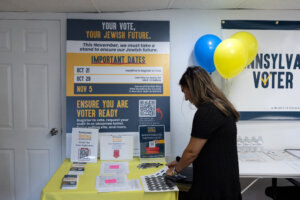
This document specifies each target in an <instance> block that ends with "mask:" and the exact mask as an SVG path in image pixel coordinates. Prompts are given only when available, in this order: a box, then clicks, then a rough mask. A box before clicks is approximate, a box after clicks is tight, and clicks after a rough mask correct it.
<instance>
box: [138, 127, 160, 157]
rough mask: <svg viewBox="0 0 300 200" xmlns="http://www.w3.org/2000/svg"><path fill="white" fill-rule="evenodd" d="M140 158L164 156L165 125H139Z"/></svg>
mask: <svg viewBox="0 0 300 200" xmlns="http://www.w3.org/2000/svg"><path fill="white" fill-rule="evenodd" d="M139 133H140V134H139V136H140V158H164V157H165V139H164V133H165V126H140V127H139Z"/></svg>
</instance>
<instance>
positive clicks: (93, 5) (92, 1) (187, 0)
mask: <svg viewBox="0 0 300 200" xmlns="http://www.w3.org/2000/svg"><path fill="white" fill-rule="evenodd" d="M167 9H264V10H289V9H291V10H298V9H300V0H0V12H57V13H78V12H80V13H102V12H133V11H148V10H167Z"/></svg>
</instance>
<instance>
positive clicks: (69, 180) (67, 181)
mask: <svg viewBox="0 0 300 200" xmlns="http://www.w3.org/2000/svg"><path fill="white" fill-rule="evenodd" d="M77 183H78V176H77V175H65V176H64V178H63V180H62V184H61V189H62V190H70V189H76V188H77Z"/></svg>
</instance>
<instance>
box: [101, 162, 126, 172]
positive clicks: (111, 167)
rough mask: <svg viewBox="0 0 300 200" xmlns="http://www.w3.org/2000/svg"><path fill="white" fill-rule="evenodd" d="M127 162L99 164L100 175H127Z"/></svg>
mask: <svg viewBox="0 0 300 200" xmlns="http://www.w3.org/2000/svg"><path fill="white" fill-rule="evenodd" d="M128 173H129V167H128V162H101V167H100V174H128Z"/></svg>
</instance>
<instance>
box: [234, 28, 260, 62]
mask: <svg viewBox="0 0 300 200" xmlns="http://www.w3.org/2000/svg"><path fill="white" fill-rule="evenodd" d="M230 38H235V39H238V40H240V41H241V42H242V43H243V44H244V45H245V48H246V50H247V52H248V61H247V64H246V65H249V64H250V63H251V62H252V61H253V59H254V58H255V56H256V54H257V50H258V44H257V40H256V38H255V37H254V35H252V34H251V33H248V32H238V33H235V34H233V35H232V36H231V37H230Z"/></svg>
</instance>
